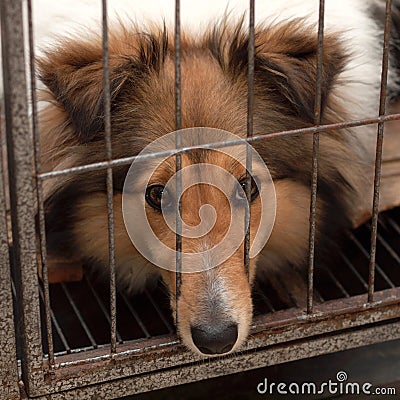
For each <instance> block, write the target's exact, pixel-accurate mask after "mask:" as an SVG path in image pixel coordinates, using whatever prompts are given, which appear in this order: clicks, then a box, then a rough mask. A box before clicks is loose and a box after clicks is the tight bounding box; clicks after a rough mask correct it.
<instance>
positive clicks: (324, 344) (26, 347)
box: [0, 0, 400, 400]
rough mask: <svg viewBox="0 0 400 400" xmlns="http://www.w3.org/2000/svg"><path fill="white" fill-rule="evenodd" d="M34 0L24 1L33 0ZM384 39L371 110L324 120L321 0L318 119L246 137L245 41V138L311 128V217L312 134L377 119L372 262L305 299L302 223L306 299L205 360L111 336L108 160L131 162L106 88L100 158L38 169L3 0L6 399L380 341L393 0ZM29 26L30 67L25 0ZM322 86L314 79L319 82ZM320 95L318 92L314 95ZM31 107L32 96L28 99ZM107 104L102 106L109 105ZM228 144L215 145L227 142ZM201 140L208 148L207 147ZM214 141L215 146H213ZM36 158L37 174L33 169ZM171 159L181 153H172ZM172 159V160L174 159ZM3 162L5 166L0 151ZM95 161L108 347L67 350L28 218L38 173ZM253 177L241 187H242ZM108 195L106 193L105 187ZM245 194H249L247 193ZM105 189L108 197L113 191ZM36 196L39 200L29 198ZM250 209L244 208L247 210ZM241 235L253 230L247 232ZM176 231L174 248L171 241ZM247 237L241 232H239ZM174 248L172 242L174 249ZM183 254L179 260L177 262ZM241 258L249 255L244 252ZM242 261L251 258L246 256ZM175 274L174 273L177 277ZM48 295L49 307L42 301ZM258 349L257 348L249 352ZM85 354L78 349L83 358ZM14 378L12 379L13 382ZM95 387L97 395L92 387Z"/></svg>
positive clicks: (398, 312) (183, 377)
mask: <svg viewBox="0 0 400 400" xmlns="http://www.w3.org/2000/svg"><path fill="white" fill-rule="evenodd" d="M249 1H250V2H249V4H250V14H249V16H250V21H249V29H250V31H249V32H250V37H252V38H253V40H254V8H255V7H254V0H249ZM30 4H31V2H30V1H28V5H29V7H30ZM386 4H387V9H386V23H385V40H384V46H383V48H384V51H383V68H382V88H381V102H380V109H379V116H377V117H376V118H369V119H365V120H358V121H346V122H341V123H337V124H331V125H321V119H320V111H321V110H320V107H321V105H320V96H321V71H322V69H321V68H322V51H323V9H324V0H320V15H319V17H320V19H319V31H318V43H319V45H318V49H319V54H318V64H317V65H318V77H319V79H317V88H316V99H317V101H316V108H315V126H313V127H311V128H303V129H297V130H292V131H285V132H277V133H275V134H271V135H268V137H261V136H253V133H252V118H251V116H252V100H251V97H252V79H253V74H254V65H253V68H252V67H251V65H252V64H251V60H252V57H253V56H254V41H253V42H252V43H253V45H252V46H250V48H249V61H250V64H249V65H250V67H249V76H248V83H249V97H248V98H249V103H248V111H249V112H248V117H249V119H248V131H247V142H248V143H252V142H255V141H258V140H272V139H273V138H274V137H280V136H289V135H295V134H311V135H313V143H314V150H313V170H312V171H313V185H312V201H311V216H312V215H314V217H315V200H316V196H317V185H316V183H317V176H318V164H317V161H318V140H319V134H320V133H323V132H327V131H329V130H332V129H338V128H345V127H355V126H363V125H367V124H378V137H377V161H376V168H375V171H376V173H375V190H374V206H373V220H372V235H371V262H370V275H369V282H368V293H366V294H365V295H360V296H352V297H350V298H348V299H339V300H332V301H327V302H324V303H323V304H320V305H316V304H314V302H313V297H312V296H313V291H312V289H313V266H314V261H313V257H312V254H313V245H314V244H313V243H314V234H313V231H314V233H315V218H314V221H313V218H311V221H310V261H309V274H308V277H309V281H308V293H307V306H306V307H305V308H303V309H295V310H293V309H290V310H284V311H280V312H277V313H275V314H273V315H264V316H260V317H257V319H256V321H255V322H254V323H253V326H252V331H251V337H250V338H249V340H248V341H247V343H246V344H245V345H244V346H243V348H242V350H241V351H240V352H238V353H237V354H235V355H234V356H233V357H229V358H222V359H212V360H207V361H205V362H202V361H201V358H200V357H199V356H196V355H194V354H191V353H189V352H184V351H182V350H183V347H182V346H181V345H180V343H179V340H178V338H177V337H176V336H175V335H171V336H169V337H157V338H155V339H149V340H140V341H138V342H131V343H129V342H128V343H124V344H117V342H118V340H117V332H116V318H117V315H116V305H115V296H116V294H115V259H114V257H115V255H114V249H113V246H114V244H113V243H114V237H113V229H114V228H113V218H112V215H113V211H112V168H113V167H114V166H117V165H127V164H130V163H131V162H132V161H133V159H134V158H135V157H127V158H125V159H118V160H114V159H113V158H112V148H111V123H110V98H109V96H106V114H105V123H106V128H105V143H106V159H105V161H104V162H100V163H96V164H92V165H85V166H82V167H73V168H70V169H68V170H62V171H52V172H47V173H42V172H41V171H40V164H39V160H38V156H37V155H38V154H39V149H38V147H37V146H38V130H37V121H36V120H35V118H36V111H35V109H34V110H33V119H32V118H31V117H30V109H29V104H30V102H29V99H28V92H29V90H28V86H29V84H30V85H31V94H32V96H35V87H34V85H35V83H34V79H31V82H28V81H27V79H26V73H25V66H26V63H25V49H24V39H23V37H24V32H23V7H24V1H23V0H3V1H2V3H1V6H2V8H1V15H2V21H1V28H2V46H3V47H2V52H3V63H4V64H3V70H4V77H5V79H4V83H5V93H6V96H7V97H6V98H7V102H6V108H5V115H6V136H7V151H8V164H9V167H8V173H9V176H10V179H9V181H10V198H11V221H12V223H11V227H12V237H13V252H12V262H13V265H14V266H17V270H18V271H19V276H18V278H19V279H18V285H17V286H16V287H15V290H16V293H17V296H18V299H19V300H20V301H19V302H18V303H19V305H20V306H21V310H20V311H21V320H20V321H18V325H19V329H20V331H19V332H20V334H21V338H22V342H21V343H22V357H21V365H20V372H19V371H18V365H17V358H16V344H15V334H14V325H15V323H16V321H14V314H13V304H12V292H11V278H10V258H9V242H8V230H7V227H8V225H9V224H8V222H7V220H6V208H5V206H4V207H3V205H5V186H4V182H3V179H2V178H3V175H0V256H1V259H0V271H1V273H2V277H4V279H2V280H1V281H0V302H1V304H2V305H3V307H5V310H6V311H7V312H6V313H5V314H1V315H0V327H1V328H2V330H1V332H2V334H1V335H0V346H1V347H0V348H1V352H0V361H1V363H0V378H1V380H2V382H6V386H5V388H6V390H7V391H6V392H5V393H6V394H5V395H6V396H7V397H6V399H10V400H11V399H18V398H20V396H22V395H25V396H28V397H29V398H38V399H43V400H44V399H48V398H51V399H72V398H76V397H74V396H76V395H77V394H79V395H81V396H87V397H90V396H92V395H93V394H94V393H96V395H97V396H98V398H105V399H109V398H112V397H120V396H124V395H128V394H135V393H140V392H144V391H147V390H155V389H159V388H163V387H168V386H173V385H177V384H183V383H188V382H192V381H195V380H201V379H207V378H211V377H217V376H221V375H225V374H231V373H234V372H240V371H243V370H249V369H254V368H259V367H264V366H268V365H274V364H279V363H283V362H287V361H292V360H295V359H300V358H308V357H311V356H316V355H320V354H327V353H331V352H335V351H338V350H339V349H340V350H345V349H350V348H355V347H360V346H364V345H368V344H373V343H379V342H383V341H389V340H394V339H399V338H400V322H399V318H400V307H399V304H400V288H394V289H387V290H383V291H379V292H375V291H374V290H373V289H374V271H375V262H374V261H375V259H374V257H375V252H376V240H377V223H378V220H377V217H378V205H379V191H380V166H381V162H382V142H383V134H384V124H385V122H387V121H392V120H400V114H390V115H387V114H386V113H385V111H386V110H385V102H384V101H383V100H382V99H384V98H385V97H386V80H387V70H388V51H389V37H390V9H391V4H392V1H391V0H387V2H386ZM102 5H103V50H104V49H105V50H104V51H103V65H104V69H103V73H104V75H103V79H104V88H105V93H108V94H109V90H107V88H109V78H108V73H109V71H108V51H107V35H108V33H107V32H108V25H107V15H106V12H105V11H104V10H106V6H107V1H106V0H102ZM179 6H180V1H179V0H176V10H175V11H176V24H175V41H176V44H175V47H176V49H177V52H176V54H177V56H176V57H177V59H176V60H177V61H176V66H177V68H176V126H177V129H179V128H180V117H179V116H178V115H179V113H180V107H181V106H180V87H179V83H178V82H179V79H180V69H179V65H180V59H179V40H180V18H179ZM29 15H30V18H29V28H30V35H29V37H30V48H31V51H30V67H31V73H32V72H33V69H32V68H33V58H34V52H33V42H32V22H31V9H30V8H29ZM318 87H319V88H318ZM318 97H319V101H318ZM33 105H35V98H33ZM107 110H108V111H107ZM231 144H232V143H224V144H221V146H225V145H231ZM204 147H205V148H207V146H204ZM177 148H178V150H177V151H175V152H174V151H172V152H171V154H170V155H174V154H175V155H176V157H177V159H179V157H180V154H182V153H183V152H186V151H190V148H185V149H179V138H178V139H177ZM210 148H213V149H215V148H216V146H215V145H213V146H211V147H210ZM32 165H34V166H35V168H34V169H35V173H34V174H32ZM177 165H178V166H179V163H177ZM178 166H177V168H178ZM0 168H2V163H1V154H0ZM94 169H105V170H106V171H107V194H108V217H109V250H110V265H111V281H110V296H111V297H110V298H111V302H110V303H111V321H112V323H111V332H110V338H111V340H110V345H109V346H102V347H99V348H98V349H94V350H87V351H85V352H73V353H71V354H65V355H55V354H54V350H53V349H52V345H51V337H52V335H51V314H50V301H49V290H48V285H49V283H48V280H46V276H47V272H46V271H47V270H46V268H47V267H46V250H45V247H46V246H45V237H44V236H43V235H41V243H40V245H41V246H40V247H41V250H40V253H41V263H42V265H43V271H44V277H45V279H44V281H43V297H44V300H45V301H44V303H45V314H46V315H45V320H44V321H42V320H41V318H40V314H39V302H40V293H39V290H38V288H39V280H38V276H37V270H38V257H37V252H38V249H37V246H36V231H35V218H36V209H38V213H39V220H40V221H39V222H40V226H41V231H43V227H44V214H43V209H42V208H41V202H42V198H41V197H42V195H41V184H42V182H43V181H44V180H46V179H52V178H54V177H56V176H60V175H66V174H70V173H84V172H86V171H89V170H94ZM248 187H249V185H247V188H248ZM110 194H111V197H110ZM247 195H248V193H247ZM110 199H111V200H110ZM36 205H39V207H36ZM247 217H248V216H247ZM248 234H249V233H248ZM179 236H180V235H177V248H178V249H179V240H180V239H179ZM247 246H248V242H247ZM178 253H179V252H178ZM178 262H179V261H178ZM247 263H248V261H247ZM247 265H248V264H247ZM178 276H179V274H177V281H179V277H178ZM46 304H47V305H46ZM42 323H45V324H46V325H47V326H46V331H47V339H48V340H49V354H48V356H44V355H43V354H42V334H41V324H42ZM255 350H257V351H255ZM82 354H84V355H85V357H84V358H82ZM19 381H20V382H19ZM99 391H101V394H99Z"/></svg>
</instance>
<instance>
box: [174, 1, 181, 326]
mask: <svg viewBox="0 0 400 400" xmlns="http://www.w3.org/2000/svg"><path fill="white" fill-rule="evenodd" d="M181 128H182V93H181V2H180V0H175V129H176V135H175V143H176V149H180V148H181V147H182V137H181V132H180V129H181ZM175 162H176V173H177V174H176V198H177V199H178V207H177V212H176V240H175V250H176V260H175V264H176V275H175V277H176V279H175V293H176V295H175V302H176V304H175V322H176V324H177V323H178V300H179V296H180V290H181V284H182V219H181V214H182V200H181V195H182V176H181V172H180V171H181V169H182V155H181V153H179V152H178V153H176V156H175Z"/></svg>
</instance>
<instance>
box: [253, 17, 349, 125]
mask: <svg viewBox="0 0 400 400" xmlns="http://www.w3.org/2000/svg"><path fill="white" fill-rule="evenodd" d="M255 45H256V57H255V70H256V74H257V75H256V76H257V79H258V81H259V82H260V90H263V88H264V89H265V90H267V91H269V93H270V94H271V92H273V93H274V94H275V95H276V94H279V95H280V96H281V97H282V96H283V100H284V101H285V102H286V103H287V104H288V105H289V106H290V108H291V109H292V110H294V112H295V113H296V114H297V115H298V116H300V117H302V118H306V119H307V121H308V122H311V123H312V122H313V121H314V105H315V92H316V78H317V58H318V56H317V54H318V38H317V33H316V29H315V28H314V27H310V28H307V27H305V26H304V24H302V21H292V22H290V23H285V24H282V25H278V26H275V27H271V28H269V29H265V30H263V31H259V32H258V33H257V34H256V42H255ZM346 59H347V55H346V53H345V51H344V50H343V49H342V46H341V45H340V42H339V40H338V38H335V37H333V36H331V35H328V34H326V35H325V37H324V42H323V59H322V82H321V83H322V85H321V86H322V92H321V95H322V99H321V100H322V111H323V109H324V106H325V105H326V102H327V97H328V95H329V91H330V89H331V88H332V86H333V85H334V84H335V81H336V78H337V76H338V74H339V73H340V72H341V71H342V70H343V68H344V65H345V62H346Z"/></svg>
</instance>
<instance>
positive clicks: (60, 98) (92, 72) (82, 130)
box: [38, 30, 167, 143]
mask: <svg viewBox="0 0 400 400" xmlns="http://www.w3.org/2000/svg"><path fill="white" fill-rule="evenodd" d="M101 42H102V41H101V39H100V38H98V37H94V38H93V39H92V40H90V41H89V40H80V39H68V40H64V41H62V42H61V43H59V44H58V45H57V47H55V48H53V49H50V50H48V51H47V52H46V53H45V56H44V57H42V58H40V59H39V60H38V68H39V78H40V79H41V81H42V82H43V83H44V84H45V85H46V86H47V88H48V89H49V90H50V91H51V92H52V95H53V96H54V98H55V99H56V100H57V102H58V103H59V104H60V105H61V106H62V107H63V108H64V110H65V111H66V112H67V114H68V117H69V120H70V122H71V124H72V126H73V128H74V131H75V133H76V135H77V138H78V140H79V141H80V142H81V143H86V142H89V141H90V140H93V139H94V138H96V137H98V136H99V135H98V134H99V133H102V132H103V131H104V90H103V59H102V57H103V56H102V54H103V52H102V43H101ZM166 48H167V37H166V33H165V32H160V35H159V36H152V35H150V34H149V35H142V36H140V35H135V32H134V31H132V32H130V31H127V30H126V31H123V32H120V33H118V34H115V35H110V37H109V77H110V95H111V109H112V110H113V107H114V106H115V105H116V104H117V101H116V100H117V97H118V96H119V95H120V94H121V92H122V91H123V90H124V89H128V90H135V88H136V86H137V85H138V84H139V83H140V82H141V79H142V78H143V75H144V74H145V73H146V72H148V71H149V70H150V69H157V68H159V66H160V64H161V63H162V60H163V59H164V57H165V52H166Z"/></svg>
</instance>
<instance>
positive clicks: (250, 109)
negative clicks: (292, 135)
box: [243, 0, 255, 278]
mask: <svg viewBox="0 0 400 400" xmlns="http://www.w3.org/2000/svg"><path fill="white" fill-rule="evenodd" d="M254 8H255V4H254V0H250V10H249V41H248V53H247V64H248V66H247V133H246V137H247V138H251V137H253V116H254V54H255V35H254V12H255V11H254ZM252 161H253V160H252V152H251V146H250V144H248V143H246V187H245V193H246V197H247V204H248V207H246V209H245V217H244V222H245V237H244V260H243V261H244V267H245V270H246V274H247V278H249V276H250V219H251V180H252V179H251V176H252V169H253V168H252Z"/></svg>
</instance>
